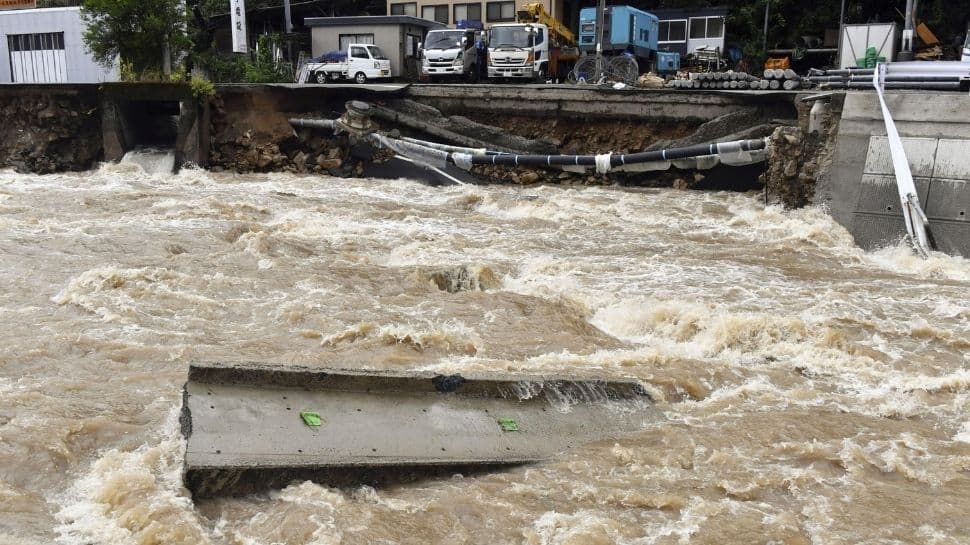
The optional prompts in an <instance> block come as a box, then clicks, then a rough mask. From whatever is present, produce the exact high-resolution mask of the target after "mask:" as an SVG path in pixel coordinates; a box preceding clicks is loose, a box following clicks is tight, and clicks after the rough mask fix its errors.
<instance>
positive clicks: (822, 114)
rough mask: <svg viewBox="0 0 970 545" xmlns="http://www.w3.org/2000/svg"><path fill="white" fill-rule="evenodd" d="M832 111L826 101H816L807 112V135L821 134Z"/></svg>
mask: <svg viewBox="0 0 970 545" xmlns="http://www.w3.org/2000/svg"><path fill="white" fill-rule="evenodd" d="M831 111H832V107H831V105H829V101H828V100H816V101H815V104H812V109H811V110H809V112H808V134H821V132H822V130H823V129H825V125H826V124H827V123H828V120H829V113H830V112H831Z"/></svg>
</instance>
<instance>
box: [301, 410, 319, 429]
mask: <svg viewBox="0 0 970 545" xmlns="http://www.w3.org/2000/svg"><path fill="white" fill-rule="evenodd" d="M300 418H302V419H303V422H304V423H305V424H306V425H307V426H319V425H320V424H321V423H322V422H323V419H322V418H320V413H315V412H313V411H302V412H301V413H300Z"/></svg>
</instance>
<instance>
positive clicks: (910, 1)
mask: <svg viewBox="0 0 970 545" xmlns="http://www.w3.org/2000/svg"><path fill="white" fill-rule="evenodd" d="M915 11H916V0H906V22H905V24H904V26H903V40H902V44H901V45H902V47H900V51H899V55H898V56H897V59H898V60H900V61H911V60H913V13H914V12H915Z"/></svg>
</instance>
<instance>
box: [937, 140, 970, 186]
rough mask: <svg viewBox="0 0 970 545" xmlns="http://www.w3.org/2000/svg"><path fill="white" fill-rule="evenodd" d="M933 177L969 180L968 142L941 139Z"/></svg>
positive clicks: (969, 144) (969, 147) (969, 152)
mask: <svg viewBox="0 0 970 545" xmlns="http://www.w3.org/2000/svg"><path fill="white" fill-rule="evenodd" d="M933 177H934V178H946V179H951V180H970V140H964V139H952V138H941V139H940V141H939V146H938V147H937V150H936V167H935V169H934V170H933Z"/></svg>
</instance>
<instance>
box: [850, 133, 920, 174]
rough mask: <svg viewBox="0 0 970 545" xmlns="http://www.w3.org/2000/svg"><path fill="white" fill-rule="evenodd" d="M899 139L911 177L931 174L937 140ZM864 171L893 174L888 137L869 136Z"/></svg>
mask: <svg viewBox="0 0 970 545" xmlns="http://www.w3.org/2000/svg"><path fill="white" fill-rule="evenodd" d="M901 140H902V142H903V151H904V152H905V153H906V160H907V161H908V162H909V169H910V171H911V172H912V174H913V177H914V178H915V177H919V176H923V177H930V176H933V164H934V158H935V157H936V146H937V142H938V141H937V140H936V139H935V138H902V139H901ZM864 172H865V173H866V174H888V175H895V170H894V169H893V160H892V154H890V152H889V139H888V138H886V137H885V136H872V137H870V138H869V149H868V151H867V153H866V165H865V171H864Z"/></svg>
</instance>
